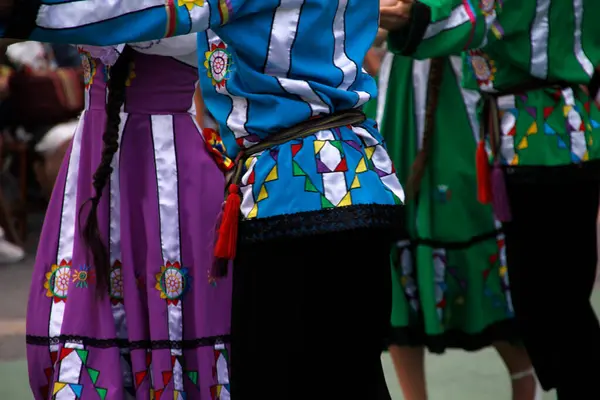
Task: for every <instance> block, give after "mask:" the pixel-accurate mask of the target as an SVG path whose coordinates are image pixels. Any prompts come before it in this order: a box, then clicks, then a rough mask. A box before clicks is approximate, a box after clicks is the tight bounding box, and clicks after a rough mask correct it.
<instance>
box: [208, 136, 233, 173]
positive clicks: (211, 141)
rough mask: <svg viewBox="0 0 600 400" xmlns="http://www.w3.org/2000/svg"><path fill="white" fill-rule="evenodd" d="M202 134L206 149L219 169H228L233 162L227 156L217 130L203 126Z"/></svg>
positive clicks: (225, 170) (231, 166) (224, 170)
mask: <svg viewBox="0 0 600 400" xmlns="http://www.w3.org/2000/svg"><path fill="white" fill-rule="evenodd" d="M202 136H203V137H204V143H205V145H206V149H207V150H208V152H209V153H210V155H211V156H212V158H213V159H214V160H215V162H216V163H217V166H218V167H219V169H221V171H223V172H227V171H230V170H231V169H232V168H233V167H234V165H235V164H234V163H233V161H232V160H231V158H229V157H227V150H226V148H225V144H224V143H223V139H221V135H219V132H217V131H216V130H214V129H211V128H204V129H203V130H202Z"/></svg>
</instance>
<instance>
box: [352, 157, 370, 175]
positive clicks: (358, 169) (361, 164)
mask: <svg viewBox="0 0 600 400" xmlns="http://www.w3.org/2000/svg"><path fill="white" fill-rule="evenodd" d="M366 170H367V163H365V159H364V158H361V159H360V161H359V162H358V165H357V166H356V170H355V171H354V172H356V173H357V174H360V173H362V172H365V171H366Z"/></svg>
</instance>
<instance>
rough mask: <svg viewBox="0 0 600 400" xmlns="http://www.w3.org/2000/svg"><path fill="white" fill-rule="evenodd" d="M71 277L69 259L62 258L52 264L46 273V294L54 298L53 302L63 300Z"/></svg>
mask: <svg viewBox="0 0 600 400" xmlns="http://www.w3.org/2000/svg"><path fill="white" fill-rule="evenodd" d="M70 278H71V261H66V260H62V261H61V262H60V263H59V264H58V265H57V264H54V265H52V267H51V268H50V272H48V273H47V274H46V282H44V288H46V296H47V297H51V298H53V299H54V302H55V303H59V302H61V301H62V302H65V301H66V300H67V293H68V291H69V282H70V280H71V279H70Z"/></svg>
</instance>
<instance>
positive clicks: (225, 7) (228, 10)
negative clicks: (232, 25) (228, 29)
mask: <svg viewBox="0 0 600 400" xmlns="http://www.w3.org/2000/svg"><path fill="white" fill-rule="evenodd" d="M219 15H220V16H221V25H225V24H226V23H228V22H229V20H230V19H231V16H232V15H233V7H232V6H231V1H230V0H220V1H219Z"/></svg>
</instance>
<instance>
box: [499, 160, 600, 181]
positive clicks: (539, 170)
mask: <svg viewBox="0 0 600 400" xmlns="http://www.w3.org/2000/svg"><path fill="white" fill-rule="evenodd" d="M503 169H504V171H505V173H506V179H507V182H509V183H520V184H531V183H536V184H540V183H542V184H549V183H565V182H566V183H572V182H598V181H600V160H591V161H586V162H583V163H580V164H568V165H556V166H544V165H523V166H504V167H503Z"/></svg>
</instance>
